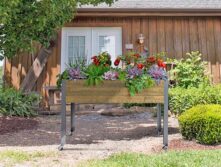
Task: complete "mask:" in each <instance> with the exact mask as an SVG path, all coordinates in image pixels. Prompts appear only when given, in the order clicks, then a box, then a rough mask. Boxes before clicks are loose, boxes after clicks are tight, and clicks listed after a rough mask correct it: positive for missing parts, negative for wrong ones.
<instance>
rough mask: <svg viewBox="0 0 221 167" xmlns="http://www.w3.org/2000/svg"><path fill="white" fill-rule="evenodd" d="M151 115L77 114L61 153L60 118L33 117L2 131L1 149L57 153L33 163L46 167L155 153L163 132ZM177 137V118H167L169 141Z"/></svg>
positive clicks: (179, 138) (144, 113)
mask: <svg viewBox="0 0 221 167" xmlns="http://www.w3.org/2000/svg"><path fill="white" fill-rule="evenodd" d="M152 115H153V114H152V113H151V112H142V113H135V114H129V115H128V114H127V115H124V116H120V117H116V116H115V117H113V116H105V115H101V114H100V113H98V112H92V113H91V114H87V115H77V118H76V131H75V133H74V135H73V136H71V137H68V138H67V144H66V145H65V150H64V151H62V152H59V151H57V147H58V145H59V143H60V134H59V132H60V117H59V116H57V115H53V116H39V117H37V118H35V119H33V121H34V122H35V124H33V125H34V127H33V128H32V129H30V127H29V128H27V129H25V128H24V129H23V130H22V129H21V130H17V131H14V132H10V133H5V131H4V133H1V134H0V150H8V149H16V150H23V151H53V152H57V155H58V156H56V157H51V158H50V157H49V158H45V159H42V160H40V161H38V162H35V163H34V164H35V165H37V166H45V163H47V164H48V165H47V166H76V164H77V163H78V162H79V161H82V160H88V159H94V158H105V157H107V156H109V155H111V154H113V153H118V152H139V153H147V154H149V153H153V152H155V153H156V152H158V151H159V150H160V148H161V146H162V140H163V138H162V135H161V136H158V135H157V132H156V118H155V117H153V116H152ZM69 119H70V117H68V118H67V120H68V121H69ZM36 121H37V122H38V123H36ZM20 124H23V123H22V122H20ZM0 125H1V124H0ZM1 126H3V124H2V125H1ZM67 127H69V122H68V126H67ZM179 140H181V135H180V134H179V130H178V122H177V119H176V118H174V117H170V118H169V141H175V142H176V141H179ZM178 143H179V142H178ZM179 145H182V144H180V143H179ZM173 146H174V145H173ZM174 147H175V146H174ZM29 165H30V164H29ZM29 165H27V166H29Z"/></svg>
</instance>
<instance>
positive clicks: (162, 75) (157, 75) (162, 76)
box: [148, 65, 167, 83]
mask: <svg viewBox="0 0 221 167" xmlns="http://www.w3.org/2000/svg"><path fill="white" fill-rule="evenodd" d="M148 74H149V75H150V76H151V77H152V78H153V79H154V80H155V81H157V82H158V83H159V82H160V80H166V79H167V73H166V71H165V70H164V69H163V68H160V67H159V66H158V65H152V66H151V67H150V69H149V71H148Z"/></svg>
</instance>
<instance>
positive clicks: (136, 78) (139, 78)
mask: <svg viewBox="0 0 221 167" xmlns="http://www.w3.org/2000/svg"><path fill="white" fill-rule="evenodd" d="M164 57H165V53H163V52H162V53H159V54H156V55H153V56H148V55H141V54H139V53H136V52H128V53H127V54H125V55H122V56H119V57H117V59H116V60H115V61H114V66H115V68H113V67H112V66H111V65H112V62H111V56H110V55H109V54H108V53H107V52H103V53H100V54H99V55H97V56H93V57H92V58H91V59H92V63H91V64H89V65H86V63H82V64H77V65H70V66H69V67H68V68H67V69H66V70H65V71H64V72H63V73H62V74H60V75H59V76H58V81H57V85H58V87H60V86H61V81H62V80H79V79H85V84H86V85H88V86H96V85H99V84H102V82H103V81H104V80H112V81H113V80H121V81H123V82H124V83H125V86H126V87H127V88H128V90H129V93H130V95H131V96H134V95H135V94H136V93H139V92H141V91H142V90H143V89H145V88H150V87H152V86H154V85H155V84H158V83H159V82H160V80H165V79H167V74H166V70H165V68H166V65H165V63H164V62H163V60H164ZM85 62H86V61H85ZM120 65H121V66H122V68H119V66H120Z"/></svg>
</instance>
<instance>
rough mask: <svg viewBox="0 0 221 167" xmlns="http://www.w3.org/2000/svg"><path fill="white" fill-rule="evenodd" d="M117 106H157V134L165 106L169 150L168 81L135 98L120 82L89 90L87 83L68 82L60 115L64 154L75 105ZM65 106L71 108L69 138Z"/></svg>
mask: <svg viewBox="0 0 221 167" xmlns="http://www.w3.org/2000/svg"><path fill="white" fill-rule="evenodd" d="M117 103H156V104H158V112H157V130H158V132H160V131H161V108H160V104H164V117H163V149H167V147H168V81H162V82H161V83H160V84H159V85H155V86H154V87H152V88H149V89H145V90H143V91H142V92H141V93H138V94H136V95H135V96H130V95H129V92H128V89H127V88H126V87H125V84H124V83H123V82H121V81H119V80H116V81H104V82H103V84H101V85H99V86H86V85H85V81H84V80H67V81H63V83H62V111H61V145H60V146H59V148H58V149H59V150H63V148H64V144H65V143H66V136H67V135H72V133H73V132H74V130H75V111H74V108H75V104H117ZM66 104H71V127H70V134H67V132H66Z"/></svg>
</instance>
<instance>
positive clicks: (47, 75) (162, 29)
mask: <svg viewBox="0 0 221 167" xmlns="http://www.w3.org/2000/svg"><path fill="white" fill-rule="evenodd" d="M66 26H67V27H112V26H113V27H122V30H123V38H122V39H123V52H124V53H125V52H126V49H125V44H126V43H133V44H134V46H136V45H137V42H136V40H137V35H138V34H139V33H143V34H144V35H145V37H146V39H145V46H146V47H148V48H149V51H150V54H154V53H157V52H161V51H165V52H167V54H168V57H170V58H176V59H180V58H185V56H186V52H189V51H194V50H199V51H201V52H202V54H203V59H204V60H205V61H208V62H209V65H208V70H209V72H210V74H211V75H212V77H213V82H214V83H219V82H220V79H221V17H218V16H216V17H204V16H201V17H194V16H192V17H191V16H186V17H181V16H179V17H172V16H166V17H163V16H162V17H155V16H154V17H153V16H151V17H120V18H117V17H113V18H111V17H110V18H107V17H97V18H93V17H90V18H86V17H80V18H76V19H74V20H73V21H72V22H71V23H68V24H67V25H66ZM60 53H61V32H59V33H58V40H57V44H56V47H55V48H54V50H53V54H52V55H51V56H50V58H49V60H48V62H47V64H46V66H45V68H44V70H43V72H42V74H41V76H40V77H39V78H38V80H37V82H36V84H35V88H34V91H37V92H41V94H42V95H43V96H44V97H45V98H46V99H47V92H45V90H44V86H49V85H50V86H55V85H56V76H57V75H58V74H59V72H60V62H61V60H60V58H61V57H60ZM32 62H33V58H32V57H31V56H30V55H27V54H24V55H19V56H17V57H15V58H13V59H12V60H6V61H5V78H6V80H7V83H10V84H11V85H13V86H14V87H16V88H17V89H19V86H20V84H21V82H22V80H23V78H24V77H25V75H26V73H27V71H28V69H29V68H30V67H31V65H32Z"/></svg>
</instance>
